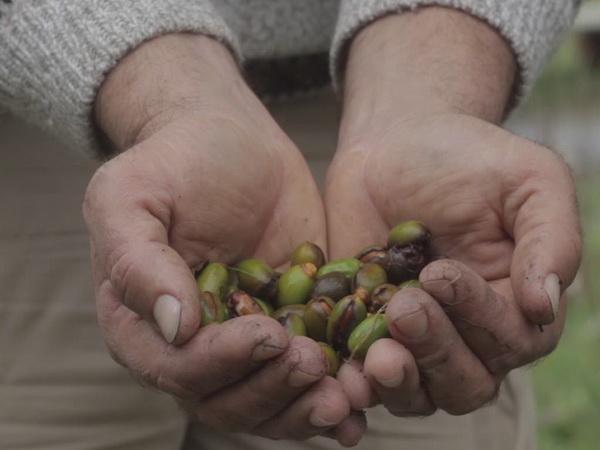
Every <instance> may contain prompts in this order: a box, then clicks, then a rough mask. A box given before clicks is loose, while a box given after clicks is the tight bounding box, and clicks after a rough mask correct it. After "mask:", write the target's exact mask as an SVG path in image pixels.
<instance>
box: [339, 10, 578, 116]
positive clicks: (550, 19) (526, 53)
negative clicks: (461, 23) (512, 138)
mask: <svg viewBox="0 0 600 450" xmlns="http://www.w3.org/2000/svg"><path fill="white" fill-rule="evenodd" d="M580 3H581V0H342V1H341V6H340V13H339V17H338V23H337V26H336V30H335V34H334V38H333V43H332V47H331V59H330V61H331V67H330V68H331V74H332V78H333V80H334V83H336V85H337V86H339V85H340V81H341V80H342V77H343V71H344V66H345V63H346V58H347V53H348V47H349V44H350V42H351V41H352V38H353V37H354V36H355V35H356V34H357V33H358V32H359V31H360V30H361V29H362V28H363V27H365V26H366V25H368V24H369V23H371V22H372V21H374V20H376V19H378V18H380V17H382V16H384V15H387V14H392V13H402V12H404V11H410V10H414V9H416V8H419V7H421V6H431V5H438V6H446V7H450V8H455V9H459V10H462V11H464V12H466V13H469V14H471V15H473V16H475V17H477V18H479V19H481V20H484V21H485V22H487V23H488V24H490V25H491V26H492V27H494V28H495V29H496V30H498V32H499V33H500V34H501V35H502V36H503V37H504V39H506V41H507V42H508V43H509V45H510V46H511V47H512V50H513V52H514V54H515V57H516V59H517V64H518V67H519V76H518V77H517V80H518V85H517V86H515V89H514V92H515V96H516V98H514V99H512V100H513V104H514V103H516V102H518V101H519V100H520V99H521V98H522V97H523V96H524V95H525V94H526V93H527V92H528V91H529V89H530V88H531V86H532V85H533V82H534V81H535V79H536V78H537V77H538V76H539V75H540V72H541V71H542V69H543V67H544V65H545V64H546V62H547V60H548V58H549V57H550V55H551V54H552V53H553V51H554V50H556V48H557V46H558V44H559V43H560V41H561V39H562V38H563V37H564V34H565V33H566V31H567V30H568V28H569V26H570V25H571V24H572V23H573V21H574V19H575V15H576V13H577V9H578V7H579V4H580Z"/></svg>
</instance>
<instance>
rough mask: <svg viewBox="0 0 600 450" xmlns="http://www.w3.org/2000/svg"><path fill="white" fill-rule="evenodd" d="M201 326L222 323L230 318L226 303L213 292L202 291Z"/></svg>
mask: <svg viewBox="0 0 600 450" xmlns="http://www.w3.org/2000/svg"><path fill="white" fill-rule="evenodd" d="M200 311H201V316H200V326H201V327H203V326H205V325H208V324H210V323H215V322H216V323H221V322H224V321H225V320H227V319H228V318H229V314H228V312H227V309H226V308H225V304H224V303H223V301H222V300H221V299H220V298H219V297H215V296H214V295H213V294H212V293H211V292H200Z"/></svg>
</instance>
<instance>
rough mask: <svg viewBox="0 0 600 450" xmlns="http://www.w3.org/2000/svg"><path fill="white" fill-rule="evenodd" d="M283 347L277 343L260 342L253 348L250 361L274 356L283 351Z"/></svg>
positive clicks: (259, 360) (258, 360)
mask: <svg viewBox="0 0 600 450" xmlns="http://www.w3.org/2000/svg"><path fill="white" fill-rule="evenodd" d="M284 350H285V348H284V347H280V346H278V345H273V344H269V342H261V343H260V344H258V345H257V346H256V347H254V350H252V356H251V358H252V361H254V362H261V361H266V360H268V359H272V358H275V357H276V356H279V355H281V354H282V353H283V352H284Z"/></svg>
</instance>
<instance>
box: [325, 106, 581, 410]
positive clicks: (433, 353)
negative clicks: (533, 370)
mask: <svg viewBox="0 0 600 450" xmlns="http://www.w3.org/2000/svg"><path fill="white" fill-rule="evenodd" d="M388 117H389V119H388V120H387V121H386V120H385V119H382V118H381V117H380V118H379V120H378V121H377V122H374V126H372V127H371V128H370V131H369V132H366V133H364V132H363V133H361V134H360V137H359V138H355V139H350V140H346V141H345V142H346V143H347V144H349V145H348V146H347V147H342V148H340V149H339V150H338V153H337V154H336V157H335V160H334V163H333V165H332V167H331V168H330V172H329V173H328V181H327V184H326V209H327V219H328V233H329V240H328V243H329V249H330V253H331V255H332V257H336V256H340V255H351V254H354V253H355V252H357V251H358V250H359V249H360V248H361V247H362V246H366V245H369V244H373V243H385V238H386V235H387V232H388V230H389V229H390V228H391V227H393V226H394V225H395V224H397V223H399V222H401V221H404V220H409V219H416V220H421V221H423V222H424V223H426V224H427V225H428V226H429V227H430V228H431V232H432V235H433V252H434V253H435V254H438V255H445V256H446V257H447V258H449V259H440V260H438V261H435V262H433V263H431V264H430V265H429V266H427V267H426V268H425V269H424V270H423V272H422V273H421V276H420V281H421V284H422V290H420V289H404V290H402V291H400V292H399V293H398V294H397V295H396V296H395V297H394V298H393V300H392V301H391V303H390V304H389V305H388V308H387V310H386V316H387V323H388V326H389V329H390V331H391V333H392V336H393V338H394V340H392V341H386V342H382V343H380V344H378V345H376V346H375V345H374V346H373V347H372V348H371V349H370V350H369V353H368V354H367V358H366V361H365V363H364V367H362V366H361V365H360V364H358V365H357V363H354V366H355V367H354V370H351V369H352V367H346V368H344V370H345V371H347V374H346V376H347V378H346V380H347V381H346V382H345V387H346V389H347V391H348V392H349V393H350V396H351V399H352V398H354V399H355V400H354V401H353V402H354V403H355V404H356V405H365V404H367V403H368V402H369V401H373V399H374V398H379V399H380V400H381V401H382V402H383V403H384V404H385V405H386V406H387V407H388V409H390V410H391V411H392V412H394V413H396V414H400V415H406V414H414V413H419V412H420V413H423V414H428V413H430V412H432V411H433V410H434V409H435V406H437V407H439V408H442V409H444V410H446V411H448V412H450V413H453V414H462V413H466V412H470V411H473V410H474V409H477V408H479V407H480V406H482V405H483V404H485V403H487V402H489V401H490V400H492V399H493V398H494V397H495V395H496V393H497V390H498V388H499V384H500V383H501V382H502V380H503V378H504V377H505V376H506V374H507V373H508V372H509V371H510V370H512V369H514V368H516V367H520V366H523V365H526V364H528V363H531V362H533V361H535V360H537V359H538V358H540V357H542V356H544V355H546V354H548V353H549V352H550V351H551V350H552V349H553V348H554V347H555V346H556V345H557V343H558V340H559V337H560V334H561V332H562V329H563V325H564V319H565V310H566V305H565V301H564V297H563V293H564V290H565V289H566V287H567V286H569V284H570V283H571V282H572V281H573V278H574V276H575V274H576V271H577V269H578V266H579V260H580V251H581V242H580V232H579V225H578V213H577V208H576V199H575V191H574V188H573V180H572V177H571V173H570V171H569V169H568V167H567V165H566V164H565V163H564V161H563V160H562V159H561V158H560V157H559V156H558V155H557V154H555V153H553V152H552V151H551V150H549V149H547V148H544V147H542V146H539V145H536V144H534V143H532V142H529V141H527V140H525V139H522V138H520V137H518V136H515V135H513V134H511V133H509V132H507V131H505V130H503V129H501V128H500V127H498V126H495V125H492V124H490V123H488V122H486V121H484V120H481V119H477V118H474V117H471V116H468V115H465V114H462V113H457V112H446V113H432V114H427V115H418V114H417V115H414V116H411V117H404V118H402V119H398V118H397V117H394V116H388ZM343 142H344V141H343ZM390 354H396V355H397V357H396V358H390V357H389V355H390ZM358 370H364V372H365V374H366V378H367V380H369V381H370V386H367V385H366V384H365V383H364V382H363V383H361V382H360V379H361V378H360V377H359V376H358V375H357V374H356V372H357V371H358ZM392 375H395V377H394V376H392ZM419 378H420V379H421V380H422V382H421V383H419V381H418V380H419ZM363 379H364V378H363ZM390 380H391V381H390ZM389 386H392V389H390V387H389Z"/></svg>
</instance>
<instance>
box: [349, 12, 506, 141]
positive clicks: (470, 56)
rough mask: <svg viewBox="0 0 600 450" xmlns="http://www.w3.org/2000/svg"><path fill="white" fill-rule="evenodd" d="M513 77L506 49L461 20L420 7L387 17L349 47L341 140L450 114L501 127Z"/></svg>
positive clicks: (483, 28) (478, 25) (478, 24)
mask: <svg viewBox="0 0 600 450" xmlns="http://www.w3.org/2000/svg"><path fill="white" fill-rule="evenodd" d="M515 77H516V61H515V58H514V55H513V53H512V51H511V49H510V47H509V45H508V43H507V42H506V41H505V40H504V39H503V38H502V37H501V36H500V35H499V34H498V33H497V32H496V30H494V29H493V28H491V27H490V26H488V25H487V24H485V23H483V22H482V21H480V20H478V19H476V18H474V17H472V16H470V15H468V14H466V13H463V12H460V11H457V10H453V9H449V8H443V7H426V8H422V9H420V10H418V11H416V12H406V13H403V14H399V15H389V16H386V17H383V18H381V19H378V20H376V21H375V22H373V23H371V24H370V25H369V26H367V27H366V28H365V29H363V30H362V31H361V32H360V33H359V34H358V35H357V36H356V37H355V39H354V41H353V42H352V44H351V45H350V49H349V53H348V60H347V66H346V73H345V78H344V84H343V86H344V111H343V116H342V124H341V133H340V134H341V135H342V136H344V134H346V132H350V131H351V133H352V134H357V133H358V135H359V136H360V135H361V134H363V133H364V132H365V131H367V130H368V129H369V128H371V127H373V126H377V124H378V123H379V124H382V121H383V124H384V125H385V121H386V120H387V121H389V120H390V118H391V119H392V120H405V119H408V118H410V117H415V116H426V115H431V114H436V113H448V112H458V113H461V114H467V115H472V116H475V117H478V118H481V119H484V120H486V121H489V122H492V123H499V122H501V121H502V119H503V117H504V113H505V110H506V108H507V105H508V102H509V100H510V96H511V93H512V89H513V85H514V82H515Z"/></svg>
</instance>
